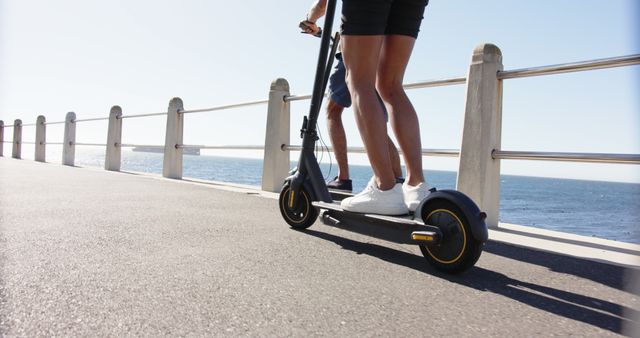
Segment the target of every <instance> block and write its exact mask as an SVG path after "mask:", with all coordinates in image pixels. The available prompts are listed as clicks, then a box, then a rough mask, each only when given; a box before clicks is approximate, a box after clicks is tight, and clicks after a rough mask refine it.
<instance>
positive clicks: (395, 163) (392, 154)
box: [387, 136, 403, 177]
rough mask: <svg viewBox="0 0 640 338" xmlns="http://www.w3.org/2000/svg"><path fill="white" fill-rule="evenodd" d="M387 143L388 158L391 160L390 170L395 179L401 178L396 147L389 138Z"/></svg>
mask: <svg viewBox="0 0 640 338" xmlns="http://www.w3.org/2000/svg"><path fill="white" fill-rule="evenodd" d="M387 141H388V142H387V143H388V144H389V156H390V159H391V168H392V169H393V175H394V176H395V177H403V175H402V167H401V166H400V154H398V148H396V145H395V144H393V141H391V138H390V137H389V136H387Z"/></svg>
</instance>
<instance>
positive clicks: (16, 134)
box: [11, 119, 22, 159]
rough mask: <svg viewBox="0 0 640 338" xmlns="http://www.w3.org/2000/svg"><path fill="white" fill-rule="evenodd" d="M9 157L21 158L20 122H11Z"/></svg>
mask: <svg viewBox="0 0 640 338" xmlns="http://www.w3.org/2000/svg"><path fill="white" fill-rule="evenodd" d="M11 157H13V158H18V159H19V158H22V120H20V119H18V120H15V121H13V149H12V152H11Z"/></svg>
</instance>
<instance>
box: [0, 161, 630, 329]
mask: <svg viewBox="0 0 640 338" xmlns="http://www.w3.org/2000/svg"><path fill="white" fill-rule="evenodd" d="M637 275H638V270H636V269H628V268H624V267H622V266H620V265H614V264H607V263H603V262H593V261H590V260H585V259H581V258H576V257H569V256H564V255H558V254H554V253H549V252H544V251H537V250H532V249H527V248H522V247H519V246H515V245H511V244H509V243H503V242H497V241H493V240H492V241H490V242H489V243H487V246H486V250H485V252H484V253H483V254H482V257H481V258H480V260H479V261H478V263H477V265H476V267H475V268H473V269H472V270H470V271H468V272H467V273H466V274H463V275H460V276H448V275H443V274H441V273H438V272H436V271H434V270H433V269H431V268H430V267H429V266H428V265H427V264H426V262H425V260H424V258H423V257H422V256H421V254H420V251H419V249H418V248H417V247H412V246H403V245H396V244H392V243H386V242H383V241H378V240H375V239H370V238H367V237H363V236H360V235H356V234H351V233H348V232H344V231H342V230H339V229H334V228H330V227H327V226H325V225H322V224H321V223H320V222H318V223H316V224H315V225H314V226H313V227H311V228H310V229H308V230H307V231H294V230H291V229H289V227H288V226H287V225H286V224H285V222H284V221H283V220H282V219H281V216H280V214H279V211H278V208H277V201H276V199H274V195H273V194H263V193H260V192H258V191H253V190H243V189H231V188H229V187H225V186H219V185H215V184H201V183H195V182H186V181H175V180H167V179H162V178H158V177H151V176H147V175H137V174H131V173H114V172H107V171H102V170H99V169H88V168H74V167H64V166H61V165H57V164H43V163H36V162H33V161H31V160H14V159H10V158H6V157H0V336H154V337H155V336H187V335H188V336H297V337H307V336H334V337H354V336H394V337H426V336H432V337H439V336H454V337H461V336H467V337H485V336H493V337H531V336H551V335H559V336H569V335H575V336H580V337H584V336H591V337H603V336H616V335H628V336H636V337H638V336H640V331H635V332H634V331H631V329H632V327H634V326H635V328H636V330H637V327H638V325H639V320H640V315H639V314H640V297H639V296H638V294H639V292H638V291H639V290H638V284H640V283H637V281H636V282H635V283H634V282H632V281H631V278H632V277H637ZM631 286H635V287H636V290H635V291H634V290H630V287H631Z"/></svg>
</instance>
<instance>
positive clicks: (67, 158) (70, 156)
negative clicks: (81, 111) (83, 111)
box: [62, 112, 76, 166]
mask: <svg viewBox="0 0 640 338" xmlns="http://www.w3.org/2000/svg"><path fill="white" fill-rule="evenodd" d="M75 121H76V113H74V112H69V113H67V117H66V118H65V120H64V141H63V142H62V164H64V165H70V166H73V165H74V164H75V158H76V122H75Z"/></svg>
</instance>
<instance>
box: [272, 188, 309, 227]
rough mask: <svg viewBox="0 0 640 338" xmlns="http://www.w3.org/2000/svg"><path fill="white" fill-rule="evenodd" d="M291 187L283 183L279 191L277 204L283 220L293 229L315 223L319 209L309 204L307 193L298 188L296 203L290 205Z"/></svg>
mask: <svg viewBox="0 0 640 338" xmlns="http://www.w3.org/2000/svg"><path fill="white" fill-rule="evenodd" d="M290 198H291V187H290V186H289V184H288V183H287V184H285V185H284V186H283V187H282V190H281V191H280V198H279V199H278V205H279V206H280V213H281V214H282V217H283V218H284V220H285V221H286V222H287V223H288V224H289V225H290V226H291V227H292V228H295V229H306V228H308V227H310V226H311V225H312V224H313V223H315V221H316V219H317V218H318V214H319V211H318V209H316V208H315V207H313V205H311V198H310V195H309V193H308V192H307V191H306V190H305V189H304V187H303V188H302V189H300V193H299V195H298V196H297V198H296V205H294V206H291V205H290Z"/></svg>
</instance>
